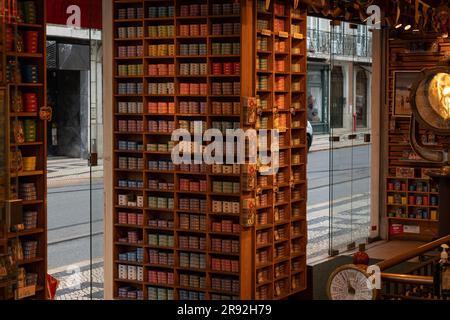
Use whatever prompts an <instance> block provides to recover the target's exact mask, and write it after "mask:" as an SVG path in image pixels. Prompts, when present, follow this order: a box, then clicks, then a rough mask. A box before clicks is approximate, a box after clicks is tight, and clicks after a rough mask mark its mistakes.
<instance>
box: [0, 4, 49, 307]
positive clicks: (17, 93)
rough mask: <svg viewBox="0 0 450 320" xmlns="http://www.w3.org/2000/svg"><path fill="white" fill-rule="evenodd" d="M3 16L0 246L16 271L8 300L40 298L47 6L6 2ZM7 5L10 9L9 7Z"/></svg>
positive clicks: (44, 270)
mask: <svg viewBox="0 0 450 320" xmlns="http://www.w3.org/2000/svg"><path fill="white" fill-rule="evenodd" d="M5 6H6V8H5V10H3V11H2V12H4V13H7V16H6V17H5V19H4V20H3V21H2V24H1V28H2V31H3V32H2V33H1V37H2V39H1V43H2V46H1V48H2V50H1V52H2V63H1V65H2V68H1V75H2V78H1V79H2V86H3V87H2V88H3V91H2V92H4V93H5V94H6V95H5V96H4V100H3V102H4V103H3V104H2V116H3V121H4V125H2V126H1V128H2V132H1V134H2V135H3V138H4V144H2V146H5V148H6V150H4V152H5V158H3V159H4V162H3V163H4V167H3V168H4V169H5V170H4V171H3V172H2V173H3V174H4V176H2V180H1V182H2V186H3V191H4V193H3V194H4V198H5V203H6V204H5V210H4V220H3V221H4V224H3V233H2V236H1V239H0V241H1V242H3V244H4V245H5V247H4V249H5V250H4V251H3V252H4V253H6V254H7V255H8V256H9V257H10V259H11V262H12V263H13V265H14V266H15V274H16V276H15V279H16V282H15V283H14V284H13V287H12V292H11V293H12V294H11V295H10V296H9V297H8V298H11V299H44V298H45V297H46V291H45V283H46V274H47V236H46V223H47V217H46V158H47V157H46V136H47V135H46V121H45V119H44V118H45V116H43V114H45V112H44V113H42V112H41V111H45V106H46V36H45V21H46V20H45V16H46V15H45V1H43V0H32V1H21V0H19V1H10V2H8V3H7V4H5ZM8 6H9V7H8Z"/></svg>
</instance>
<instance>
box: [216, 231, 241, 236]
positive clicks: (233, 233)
mask: <svg viewBox="0 0 450 320" xmlns="http://www.w3.org/2000/svg"><path fill="white" fill-rule="evenodd" d="M209 234H211V235H215V236H229V237H240V236H241V234H240V233H235V232H220V231H210V232H209Z"/></svg>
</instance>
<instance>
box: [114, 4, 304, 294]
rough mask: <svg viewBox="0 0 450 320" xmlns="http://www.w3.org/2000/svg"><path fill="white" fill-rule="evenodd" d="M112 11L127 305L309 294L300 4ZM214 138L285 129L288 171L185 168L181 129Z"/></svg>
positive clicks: (117, 282)
mask: <svg viewBox="0 0 450 320" xmlns="http://www.w3.org/2000/svg"><path fill="white" fill-rule="evenodd" d="M112 3H113V5H114V21H112V23H113V25H114V46H113V50H114V58H113V66H114V72H115V73H114V93H113V101H114V149H115V151H114V208H115V209H114V212H113V214H114V241H115V242H114V298H116V299H152V300H171V299H181V300H187V299H189V300H197V299H199V300H204V299H212V300H221V299H283V298H287V297H288V296H290V295H292V294H295V293H297V292H299V291H301V290H303V289H304V288H305V286H306V239H307V238H306V190H307V189H306V150H307V146H306V129H305V128H306V113H305V112H306V109H305V102H304V100H305V91H306V78H305V76H306V74H305V72H306V40H305V38H304V36H305V35H306V11H304V10H300V9H295V10H294V9H293V8H292V6H291V2H290V1H272V3H271V4H270V6H269V7H267V8H266V7H265V1H245V0H243V1H234V0H233V1H231V0H229V1H218V0H197V1H184V0H169V1H158V0H155V1H148V0H147V1H112ZM261 5H263V6H264V9H262V7H261ZM261 19H262V20H264V21H265V23H267V24H266V25H264V28H260V27H259V23H260V22H259V21H260V20H261ZM261 37H264V40H267V45H266V46H265V47H262V46H261V43H260V42H261V39H260V38H261ZM264 59H265V60H264ZM262 60H264V61H265V62H263V61H262ZM196 123H197V124H201V128H200V129H199V128H197V127H196V126H195V124H196ZM209 128H214V129H218V130H220V131H222V132H225V130H226V129H244V130H246V129H254V130H256V132H258V133H259V132H260V131H261V130H263V129H267V130H271V129H278V130H279V132H280V150H279V155H280V162H281V163H280V166H279V167H280V169H279V171H278V172H276V173H273V174H270V175H266V174H263V172H264V170H266V168H265V167H264V166H262V165H261V166H260V165H256V164H255V165H245V164H227V163H216V164H212V165H208V164H206V163H204V162H202V163H193V164H174V163H173V162H172V150H173V148H174V147H176V146H177V145H176V143H175V142H174V141H172V132H173V131H174V129H185V130H186V132H189V133H191V134H192V135H194V137H195V136H200V135H202V134H203V132H204V130H206V129H209ZM281 138H282V139H281ZM206 145H207V144H206V143H205V144H204V146H205V147H206Z"/></svg>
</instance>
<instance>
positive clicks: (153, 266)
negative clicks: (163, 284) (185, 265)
mask: <svg viewBox="0 0 450 320" xmlns="http://www.w3.org/2000/svg"><path fill="white" fill-rule="evenodd" d="M144 266H146V267H150V268H161V269H169V270H173V269H175V266H169V265H167V264H154V263H145V264H144Z"/></svg>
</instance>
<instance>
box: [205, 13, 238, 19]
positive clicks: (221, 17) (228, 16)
mask: <svg viewBox="0 0 450 320" xmlns="http://www.w3.org/2000/svg"><path fill="white" fill-rule="evenodd" d="M208 18H210V19H225V20H226V19H233V18H241V15H240V14H229V15H220V16H208Z"/></svg>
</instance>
